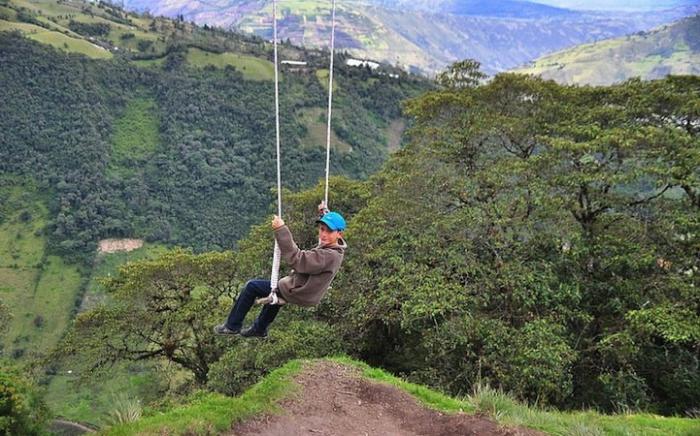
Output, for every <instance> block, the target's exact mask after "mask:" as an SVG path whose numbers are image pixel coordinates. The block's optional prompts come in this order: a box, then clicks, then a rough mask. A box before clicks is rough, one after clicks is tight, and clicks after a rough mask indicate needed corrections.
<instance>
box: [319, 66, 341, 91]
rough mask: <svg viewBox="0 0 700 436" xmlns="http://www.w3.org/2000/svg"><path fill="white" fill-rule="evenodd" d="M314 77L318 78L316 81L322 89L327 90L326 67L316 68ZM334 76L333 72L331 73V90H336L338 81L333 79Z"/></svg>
mask: <svg viewBox="0 0 700 436" xmlns="http://www.w3.org/2000/svg"><path fill="white" fill-rule="evenodd" d="M316 78H317V79H318V83H320V84H321V86H323V89H325V90H326V92H328V69H325V68H321V69H318V70H316ZM335 79H336V76H335V74H334V75H333V92H336V91H338V81H337V80H335Z"/></svg>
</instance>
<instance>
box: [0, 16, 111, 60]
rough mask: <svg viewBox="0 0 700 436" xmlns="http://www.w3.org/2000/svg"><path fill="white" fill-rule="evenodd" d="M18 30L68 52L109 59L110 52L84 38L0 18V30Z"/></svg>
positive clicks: (35, 39) (28, 36) (31, 37)
mask: <svg viewBox="0 0 700 436" xmlns="http://www.w3.org/2000/svg"><path fill="white" fill-rule="evenodd" d="M12 30H19V31H20V32H22V33H23V34H24V35H25V36H26V37H27V38H29V39H33V40H34V41H37V42H40V43H43V44H48V45H50V46H53V47H55V48H57V49H59V50H63V51H66V52H69V53H80V54H83V55H85V56H88V57H90V58H93V59H109V58H111V57H112V53H110V52H109V51H107V50H105V49H103V48H102V47H98V46H96V45H95V44H92V43H91V42H88V41H85V40H84V39H77V38H72V37H70V36H67V35H64V34H63V33H59V32H54V31H51V30H46V29H44V28H43V27H39V26H37V25H34V24H28V23H18V22H14V21H5V20H0V32H2V31H12Z"/></svg>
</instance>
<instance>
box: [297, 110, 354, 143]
mask: <svg viewBox="0 0 700 436" xmlns="http://www.w3.org/2000/svg"><path fill="white" fill-rule="evenodd" d="M326 111H327V109H323V108H307V109H303V110H302V111H300V112H299V118H300V121H301V123H302V124H303V125H304V126H306V135H305V136H304V139H302V144H303V145H304V147H306V148H323V149H324V150H325V149H326V135H327V134H328V133H327V132H328V124H327V123H328V121H327V117H328V113H327V112H326ZM331 148H332V150H333V151H335V152H338V153H340V154H347V153H350V152H351V151H352V146H351V145H350V144H348V143H347V142H345V141H343V140H342V139H340V138H339V137H338V135H336V133H335V132H334V131H333V129H331Z"/></svg>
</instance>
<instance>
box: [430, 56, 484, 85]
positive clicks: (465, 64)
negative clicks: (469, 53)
mask: <svg viewBox="0 0 700 436" xmlns="http://www.w3.org/2000/svg"><path fill="white" fill-rule="evenodd" d="M480 67H481V63H480V62H479V61H477V60H474V59H465V60H463V61H459V62H455V63H453V64H452V65H450V66H449V67H447V69H446V70H445V71H443V72H441V73H440V74H438V75H437V77H436V78H435V81H436V82H437V83H438V85H440V86H442V87H445V88H450V89H458V88H474V87H476V86H479V85H480V84H481V82H482V81H483V80H484V79H485V78H486V77H487V76H486V74H484V73H482V72H481V70H480Z"/></svg>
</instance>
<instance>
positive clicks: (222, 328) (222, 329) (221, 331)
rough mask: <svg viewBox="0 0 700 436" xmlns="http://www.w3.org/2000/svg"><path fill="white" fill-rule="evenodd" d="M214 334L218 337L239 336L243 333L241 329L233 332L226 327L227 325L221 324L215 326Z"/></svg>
mask: <svg viewBox="0 0 700 436" xmlns="http://www.w3.org/2000/svg"><path fill="white" fill-rule="evenodd" d="M214 333H216V334H217V335H237V334H240V333H241V329H236V330H231V329H230V328H228V327H226V324H219V325H217V326H214Z"/></svg>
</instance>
